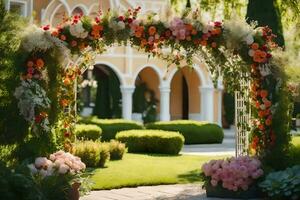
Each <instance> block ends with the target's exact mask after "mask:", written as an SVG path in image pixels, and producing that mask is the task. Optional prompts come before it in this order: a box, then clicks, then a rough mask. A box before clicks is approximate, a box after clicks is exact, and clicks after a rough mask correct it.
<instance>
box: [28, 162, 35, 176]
mask: <svg viewBox="0 0 300 200" xmlns="http://www.w3.org/2000/svg"><path fill="white" fill-rule="evenodd" d="M27 167H28V168H29V169H30V172H31V173H32V174H36V173H37V172H38V170H37V169H36V167H35V165H34V164H29V165H27Z"/></svg>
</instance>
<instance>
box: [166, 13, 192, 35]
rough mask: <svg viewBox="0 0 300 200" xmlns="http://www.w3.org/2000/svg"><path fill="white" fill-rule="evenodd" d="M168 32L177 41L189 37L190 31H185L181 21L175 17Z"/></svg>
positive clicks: (185, 28)
mask: <svg viewBox="0 0 300 200" xmlns="http://www.w3.org/2000/svg"><path fill="white" fill-rule="evenodd" d="M170 30H171V31H172V35H173V36H174V37H175V38H176V39H177V40H185V39H186V37H188V36H190V35H191V31H190V30H188V29H187V27H186V26H185V24H184V22H183V20H182V19H180V18H178V17H175V18H174V19H173V20H172V21H171V23H170Z"/></svg>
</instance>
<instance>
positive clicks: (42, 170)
mask: <svg viewBox="0 0 300 200" xmlns="http://www.w3.org/2000/svg"><path fill="white" fill-rule="evenodd" d="M39 174H40V175H41V176H42V177H43V178H44V177H46V176H47V174H48V172H47V170H44V169H41V170H40V171H39Z"/></svg>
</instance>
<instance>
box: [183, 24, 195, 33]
mask: <svg viewBox="0 0 300 200" xmlns="http://www.w3.org/2000/svg"><path fill="white" fill-rule="evenodd" d="M185 29H186V30H188V31H192V30H193V26H192V25H191V24H186V25H185Z"/></svg>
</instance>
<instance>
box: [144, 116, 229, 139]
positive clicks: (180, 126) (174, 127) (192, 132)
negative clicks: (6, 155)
mask: <svg viewBox="0 0 300 200" xmlns="http://www.w3.org/2000/svg"><path fill="white" fill-rule="evenodd" d="M146 128H147V129H159V130H166V131H178V132H180V133H181V134H182V135H183V136H184V139H185V144H210V143H222V141H223V138H224V133H223V129H222V128H221V127H220V126H218V125H217V124H214V123H209V122H199V121H192V120H175V121H170V122H156V123H152V124H148V125H147V126H146Z"/></svg>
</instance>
